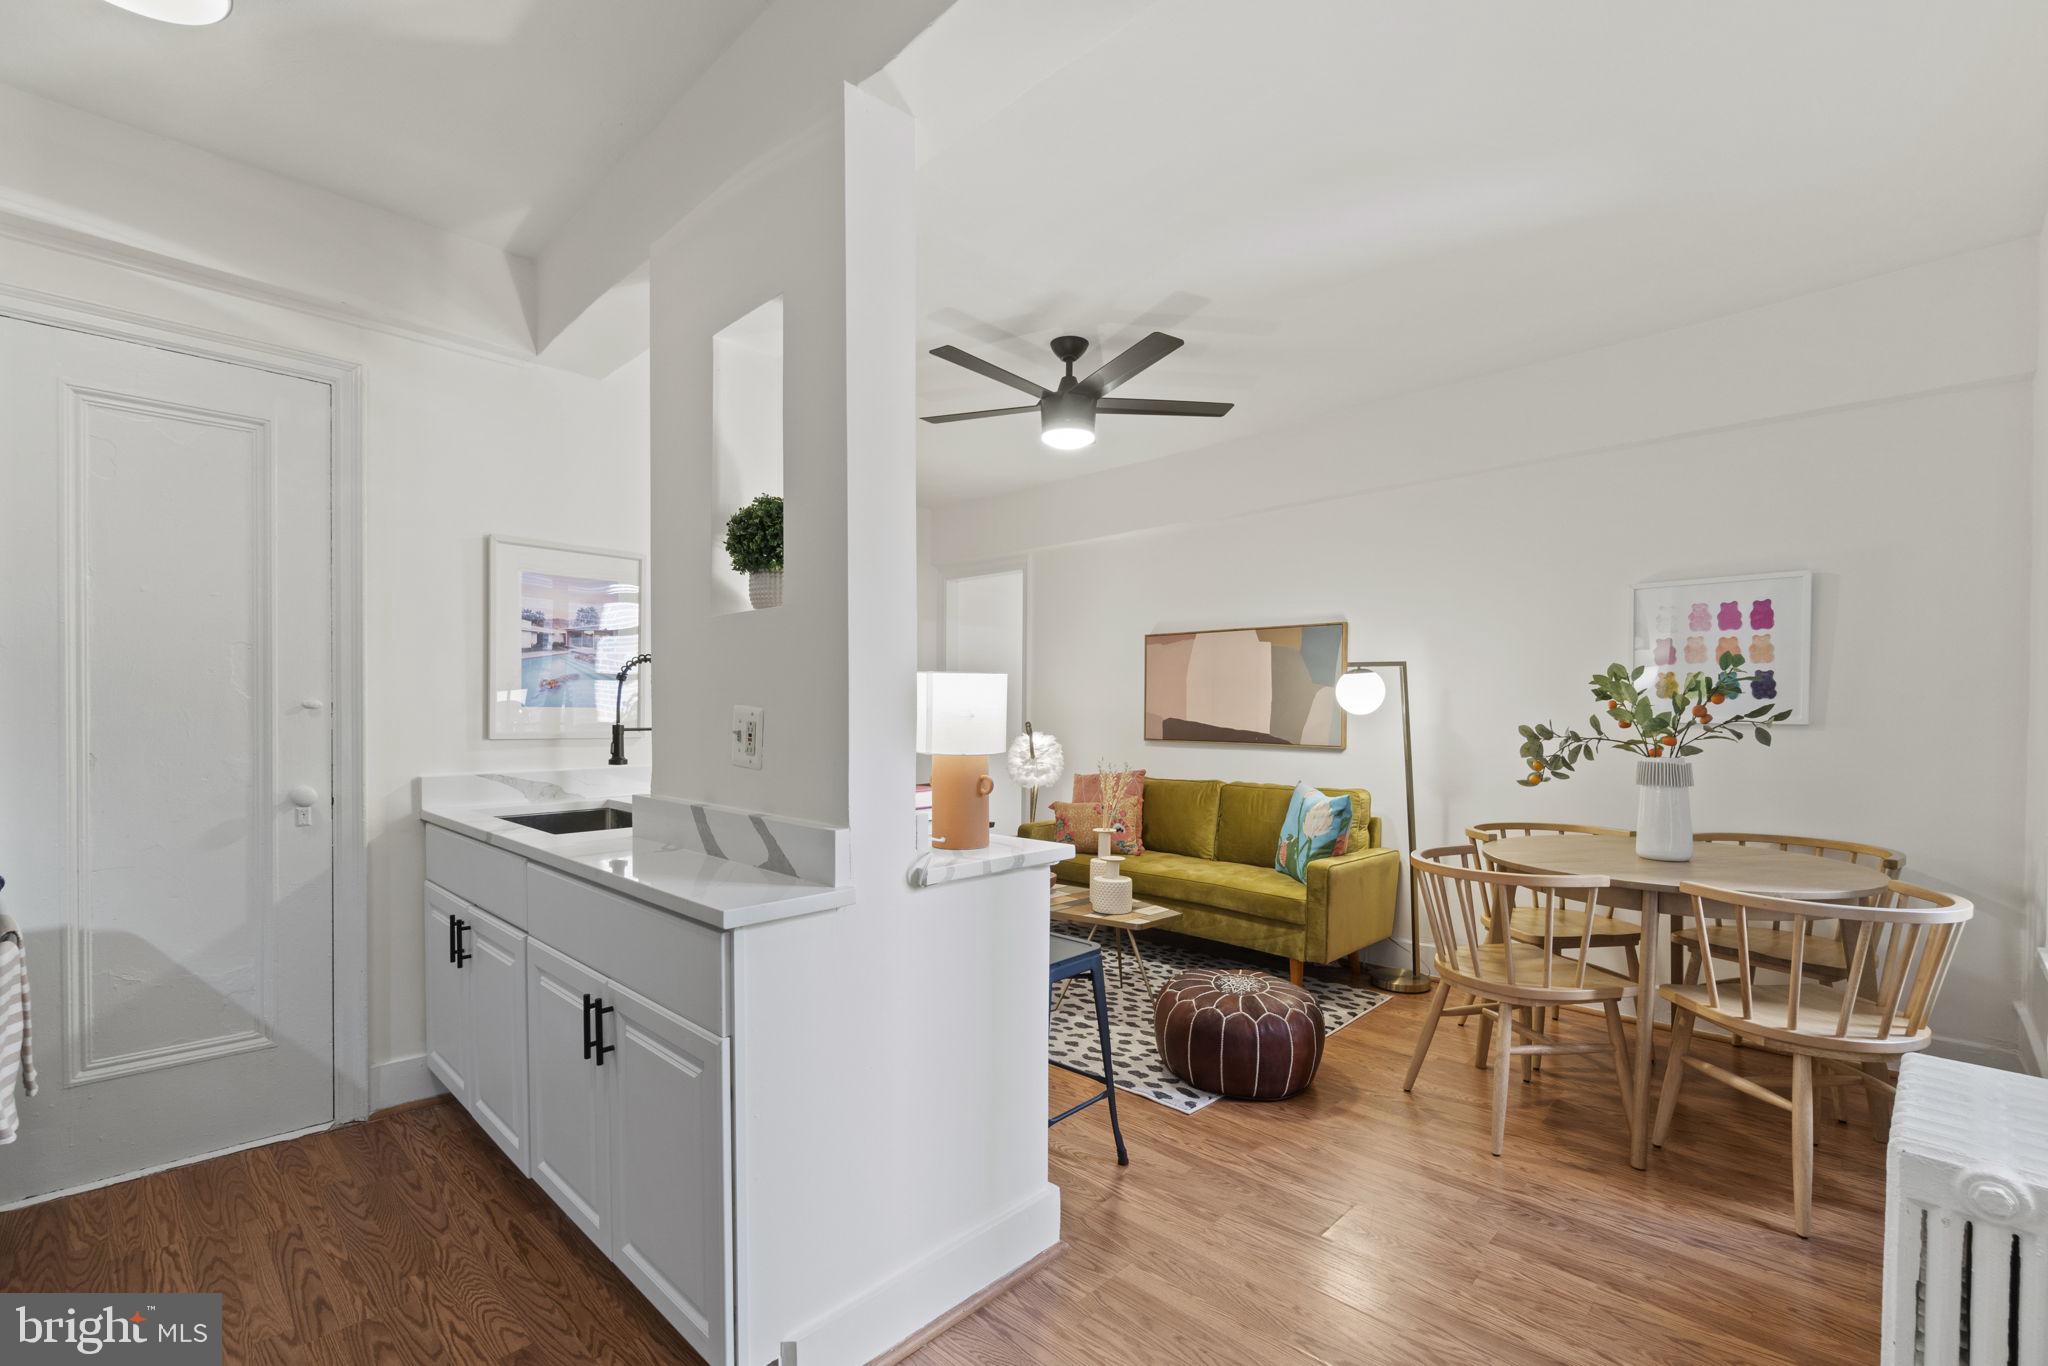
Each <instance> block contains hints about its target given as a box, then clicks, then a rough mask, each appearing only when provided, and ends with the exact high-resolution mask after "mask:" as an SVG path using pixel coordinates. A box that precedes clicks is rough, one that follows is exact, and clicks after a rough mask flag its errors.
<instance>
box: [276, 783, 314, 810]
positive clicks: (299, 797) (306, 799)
mask: <svg viewBox="0 0 2048 1366" xmlns="http://www.w3.org/2000/svg"><path fill="white" fill-rule="evenodd" d="M284 795H285V796H286V797H288V798H289V799H290V800H291V804H292V805H293V806H311V805H312V804H313V803H314V802H317V801H319V800H320V794H319V793H318V792H315V791H314V790H313V789H312V788H310V787H307V786H306V785H305V784H304V783H300V784H299V785H298V786H297V787H295V788H293V789H292V790H291V791H289V792H287V793H285V794H284Z"/></svg>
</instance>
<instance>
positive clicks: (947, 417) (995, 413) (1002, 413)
mask: <svg viewBox="0 0 2048 1366" xmlns="http://www.w3.org/2000/svg"><path fill="white" fill-rule="evenodd" d="M1037 411H1038V405H1037V404H1036V403H1027V404H1025V405H1024V406H1023V407H1021V408H983V409H982V410H981V411H980V412H978V413H940V414H939V415H938V416H936V417H928V418H926V419H925V421H927V422H965V421H967V420H968V419H969V418H974V417H1008V416H1009V415H1010V414H1011V413H1035V412H1037Z"/></svg>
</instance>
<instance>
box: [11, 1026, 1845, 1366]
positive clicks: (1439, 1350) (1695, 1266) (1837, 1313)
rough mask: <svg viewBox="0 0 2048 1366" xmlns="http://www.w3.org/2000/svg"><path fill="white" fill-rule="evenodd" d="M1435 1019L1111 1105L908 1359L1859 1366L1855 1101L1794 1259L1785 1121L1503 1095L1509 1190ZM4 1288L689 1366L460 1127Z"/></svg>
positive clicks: (264, 1321) (348, 1157)
mask: <svg viewBox="0 0 2048 1366" xmlns="http://www.w3.org/2000/svg"><path fill="white" fill-rule="evenodd" d="M1423 1004H1424V1000H1423V998H1405V999H1397V1000H1395V1001H1393V1002H1391V1003H1389V1004H1388V1005H1386V1006H1384V1007H1382V1008H1381V1009H1380V1010H1378V1011H1376V1012H1374V1013H1373V1014H1372V1015H1370V1016H1368V1017H1367V1018H1366V1019H1365V1020H1362V1021H1360V1022H1359V1023H1358V1024H1356V1025H1353V1026H1352V1027H1351V1028H1349V1029H1347V1030H1344V1031H1343V1032H1341V1033H1339V1034H1337V1035H1336V1036H1334V1037H1333V1038H1332V1039H1331V1040H1330V1044H1329V1048H1328V1051H1327V1054H1326V1057H1325V1061H1324V1064H1323V1070H1322V1072H1321V1074H1320V1075H1319V1076H1318V1078H1317V1080H1316V1083H1315V1085H1314V1086H1313V1087H1312V1088H1311V1089H1310V1090H1309V1091H1308V1092H1307V1093H1305V1094H1304V1095H1302V1096H1299V1097H1297V1098H1295V1099H1294V1100H1292V1101H1288V1102H1285V1103H1283V1104H1279V1105H1237V1104H1230V1103H1224V1104H1218V1105H1213V1106H1211V1107H1209V1108H1208V1109H1206V1110H1204V1111H1202V1112H1201V1113H1199V1114H1197V1115H1193V1116H1183V1115H1180V1114H1176V1113H1174V1112H1171V1111H1168V1110H1166V1109H1163V1108H1161V1107H1159V1106H1156V1105H1151V1104H1148V1103H1146V1102H1144V1101H1140V1100H1137V1099H1135V1098H1127V1103H1125V1104H1123V1106H1122V1112H1123V1118H1124V1133H1125V1136H1126V1138H1127V1140H1128V1141H1129V1143H1130V1146H1131V1165H1130V1166H1129V1167H1128V1168H1121V1169H1120V1168H1118V1167H1117V1166H1116V1164H1115V1158H1114V1155H1113V1153H1112V1151H1111V1149H1110V1145H1109V1127H1108V1116H1107V1114H1106V1112H1105V1111H1104V1110H1103V1109H1102V1107H1100V1106H1097V1107H1094V1108H1092V1109H1090V1110H1088V1111H1086V1112H1084V1114H1082V1115H1081V1116H1078V1117H1076V1118H1075V1119H1072V1120H1069V1121H1068V1122H1067V1123H1065V1124H1062V1125H1060V1126H1059V1127H1058V1128H1056V1129H1054V1130H1053V1132H1052V1175H1053V1179H1054V1180H1055V1181H1057V1182H1058V1183H1059V1184H1060V1186H1061V1187H1062V1189H1063V1191H1064V1197H1065V1199H1064V1204H1065V1213H1064V1231H1065V1236H1066V1240H1067V1245H1066V1247H1065V1249H1064V1250H1063V1251H1062V1252H1061V1253H1060V1254H1059V1255H1058V1256H1056V1257H1054V1258H1053V1259H1052V1260H1051V1261H1050V1262H1048V1263H1047V1264H1046V1265H1045V1266H1044V1267H1043V1268H1042V1269H1040V1270H1039V1271H1037V1272H1036V1273H1034V1274H1033V1275H1031V1276H1029V1277H1027V1278H1025V1279H1023V1280H1022V1281H1020V1283H1018V1284H1017V1285H1016V1286H1015V1287H1014V1288H1012V1289H1011V1290H1010V1291H1008V1292H1007V1293H1005V1294H1002V1295H999V1296H996V1297H995V1298H993V1299H991V1300H990V1301H989V1302H988V1303H987V1304H985V1305H983V1306H982V1307H981V1308H979V1309H978V1310H976V1311H975V1312H974V1313H972V1314H971V1315H968V1316H967V1317H965V1318H964V1319H963V1320H962V1321H960V1322H959V1323H957V1324H955V1325H954V1326H952V1327H951V1328H950V1329H948V1330H947V1331H946V1332H944V1333H943V1334H941V1335H940V1336H938V1337H937V1338H935V1339H934V1340H932V1341H931V1342H929V1343H926V1344H925V1345H923V1346H922V1347H920V1348H919V1349H918V1350H917V1351H916V1352H914V1353H913V1354H912V1355H911V1356H910V1357H909V1358H908V1360H910V1361H912V1362H916V1363H919V1366H969V1364H970V1363H971V1366H992V1364H995V1363H1009V1362H1061V1363H1067V1362H1074V1363H1095V1362H1109V1361H1114V1362H1119V1363H1149V1362H1160V1363H1173V1364H1174V1366H1199V1364H1201V1363H1211V1362H1214V1363H1219V1364H1221V1363H1228V1364H1229V1366H1242V1363H1249V1362H1256V1363H1314V1362H1325V1363H1331V1364H1332V1366H1338V1364H1339V1363H1342V1364H1343V1366H1349V1364H1350V1363H1376V1362H1383V1361H1385V1362H1393V1361H1400V1362H1415V1361H1429V1362H1472V1363H1522V1362H1572V1363H1594V1362H1610V1363H1627V1366H1638V1364H1639V1363H1646V1362H1704V1361H1713V1362H1730V1363H1734V1362H1798V1363H1802V1364H1804V1363H1831V1362H1859V1363H1860V1362H1869V1361H1874V1360H1875V1359H1876V1356H1877V1304H1878V1295H1879V1273H1880V1263H1881V1258H1882V1252H1881V1236H1882V1228H1881V1219H1882V1208H1883V1167H1884V1149H1883V1147H1882V1146H1881V1145H1880V1144H1878V1143H1876V1142H1873V1141H1872V1140H1871V1137H1870V1131H1869V1129H1868V1127H1867V1120H1866V1117H1865V1114H1864V1112H1863V1106H1862V1100H1861V1097H1860V1095H1855V1096H1851V1097H1850V1098H1849V1099H1848V1102H1847V1103H1848V1106H1849V1113H1850V1116H1851V1121H1852V1122H1851V1123H1850V1124H1848V1125H1839V1124H1830V1123H1822V1124H1821V1125H1819V1126H1818V1129H1819V1134H1818V1136H1819V1145H1818V1146H1819V1151H1818V1154H1817V1158H1816V1183H1817V1184H1816V1187H1815V1201H1814V1233H1813V1237H1812V1239H1811V1240H1809V1241H1805V1242H1802V1241H1801V1240H1800V1239H1798V1238H1796V1237H1794V1236H1793V1235H1792V1233H1791V1232H1790V1226H1791V1157H1790V1151H1789V1147H1788V1144H1789V1130H1788V1127H1787V1124H1786V1121H1785V1119H1784V1118H1783V1116H1782V1115H1781V1114H1780V1113H1779V1112H1778V1111H1776V1110H1772V1109H1770V1108H1769V1107H1766V1106H1764V1105H1761V1104H1757V1103H1755V1102H1751V1101H1746V1100H1744V1099H1743V1098H1742V1097H1740V1096H1738V1095H1736V1094H1735V1093H1734V1092H1732V1091H1730V1090H1729V1089H1728V1088H1726V1087H1721V1086H1708V1085H1689V1086H1688V1088H1687V1090H1686V1092H1685V1096H1684V1099H1683V1100H1682V1101H1681V1103H1680V1107H1679V1113H1678V1117H1677V1122H1676V1124H1675V1125H1674V1126H1673V1131H1672V1136H1671V1140H1670V1143H1669V1145H1668V1146H1667V1147H1666V1148H1664V1149H1662V1150H1660V1151H1659V1152H1658V1153H1657V1154H1656V1156H1655V1157H1654V1158H1653V1160H1652V1164H1651V1170H1650V1171H1648V1172H1646V1173H1644V1172H1635V1171H1632V1170H1631V1169H1630V1168H1629V1166H1628V1154H1627V1145H1626V1140H1625V1138H1624V1136H1623V1133H1622V1129H1621V1119H1620V1116H1621V1108H1620V1099H1619V1097H1618V1095H1617V1094H1616V1091H1615V1085H1614V1080H1613V1077H1612V1075H1611V1074H1609V1073H1607V1072H1605V1071H1604V1070H1602V1067H1601V1065H1600V1064H1599V1060H1598V1059H1597V1058H1596V1059H1593V1060H1592V1061H1590V1062H1587V1061H1576V1062H1574V1061H1570V1060H1566V1061H1562V1062H1560V1061H1558V1060H1552V1061H1550V1062H1548V1063H1546V1064H1545V1069H1544V1071H1543V1072H1542V1073H1541V1074H1539V1076H1538V1077H1537V1079H1536V1080H1535V1081H1534V1082H1533V1083H1532V1084H1529V1085H1523V1084H1522V1083H1521V1082H1519V1081H1517V1082H1516V1083H1515V1084H1514V1086H1513V1087H1512V1091H1511V1103H1512V1106H1513V1108H1512V1111H1511V1113H1510V1115H1509V1117H1508V1137H1507V1152H1506V1155H1505V1156H1504V1157H1500V1158H1495V1157H1493V1156H1492V1155H1491V1154H1490V1153H1489V1152H1488V1150H1487V1149H1488V1119H1487V1092H1486V1079H1487V1074H1486V1073H1484V1072H1481V1071H1478V1070H1477V1069H1475V1068H1473V1067H1472V1066H1471V1062H1470V1046H1471V1038H1470V1036H1471V1034H1472V1032H1473V1031H1472V1030H1470V1029H1465V1030H1459V1029H1457V1028H1454V1027H1451V1026H1448V1025H1447V1026H1446V1027H1445V1028H1444V1029H1443V1030H1441V1031H1440V1032H1439V1034H1438V1038H1437V1045H1436V1048H1435V1049H1434V1051H1433V1052H1432V1054H1431V1057H1430V1061H1429V1063H1428V1064H1427V1065H1426V1066H1425V1067H1424V1069H1423V1072H1422V1076H1421V1079H1420V1081H1419V1082H1418V1083H1417V1087H1416V1091H1415V1094H1414V1096H1413V1097H1405V1096H1403V1095H1402V1094H1401V1089H1400V1085H1401V1075H1402V1071H1403V1069H1404V1068H1405V1066H1406V1063H1407V1057H1408V1050H1409V1048H1410V1046H1411V1044H1412V1042H1413V1039H1414V1036H1415V1030H1416V1029H1417V1027H1418V1026H1419V1024H1420V1022H1421V1017H1422V1009H1423ZM1569 1028H1571V1029H1572V1030H1574V1031H1578V1032H1581V1033H1583V1034H1585V1036H1586V1037H1587V1038H1588V1039H1591V1038H1593V1037H1595V1034H1596V1032H1597V1031H1598V1029H1599V1024H1598V1021H1597V1017H1596V1018H1595V1019H1594V1020H1592V1021H1590V1022H1579V1021H1573V1022H1572V1023H1571V1025H1570V1026H1569ZM1707 1046H1708V1047H1709V1048H1710V1049H1717V1050H1718V1052H1719V1053H1720V1054H1721V1055H1722V1056H1725V1055H1726V1054H1727V1052H1728V1050H1727V1047H1726V1045H1724V1044H1723V1045H1714V1044H1710V1045H1707ZM1739 1056H1740V1061H1739V1062H1738V1063H1737V1064H1736V1065H1737V1066H1738V1067H1739V1068H1740V1069H1741V1070H1742V1071H1743V1072H1744V1073H1745V1074H1747V1075H1754V1076H1757V1077H1759V1078H1760V1079H1768V1080H1770V1081H1771V1082H1773V1083H1774V1084H1776V1083H1777V1082H1779V1081H1780V1080H1781V1079H1782V1076H1783V1075H1784V1073H1785V1071H1786V1069H1785V1067H1784V1064H1783V1063H1782V1062H1780V1061H1778V1060H1775V1059H1771V1058H1768V1057H1765V1056H1763V1055H1761V1054H1758V1053H1756V1052H1755V1051H1754V1050H1744V1051H1743V1053H1742V1054H1740V1055H1739ZM1694 1081H1695V1082H1697V1081H1698V1079H1697V1078H1695V1079H1694ZM1052 1088H1053V1095H1054V1103H1055V1104H1056V1105H1057V1104H1059V1103H1061V1101H1060V1098H1061V1097H1075V1098H1077V1097H1078V1096H1079V1095H1080V1094H1081V1093H1082V1092H1083V1091H1084V1090H1085V1083H1082V1082H1080V1081H1078V1080H1077V1079H1074V1078H1070V1077H1068V1076H1067V1075H1066V1074H1065V1073H1060V1072H1055V1073H1054V1074H1053V1081H1052ZM1823 1113H1825V1111H1823ZM0 1160H4V1157H0ZM0 1286H4V1287H6V1288H7V1289H10V1290H44V1289H47V1290H69V1289H79V1288H86V1287H90V1288H94V1289H117V1288H118V1289H161V1290H185V1289H190V1290H200V1289H204V1290H219V1291H222V1292H223V1293H224V1294H225V1297H226V1298H225V1304H224V1313H225V1318H226V1324H225V1329H226V1337H227V1342H228V1347H229V1353H228V1358H229V1360H231V1361H250V1362H294V1363H297V1362H313V1363H329V1362H394V1363H397V1362H406V1363H410V1362H427V1361H449V1362H485V1361H490V1362H509V1363H517V1364H518V1366H526V1364H527V1363H542V1362H571V1361H600V1362H622V1363H636V1362H676V1361H684V1362H691V1361H695V1360H696V1358H695V1357H694V1356H693V1355H692V1354H691V1352H690V1350H689V1348H688V1347H687V1345H686V1344H684V1342H683V1341H682V1339H681V1338H680V1337H678V1336H677V1335H676V1334H675V1332H674V1331H673V1330H671V1329H670V1328H669V1327H668V1325H667V1324H666V1323H664V1322H663V1321H662V1320H661V1319H660V1317H659V1316H658V1315H657V1314H656V1313H655V1312H654V1310H653V1309H652V1308H650V1307H649V1306H648V1305H647V1304H646V1303H645V1302H644V1301H643V1300H641V1298H640V1297H639V1295H638V1294H637V1293H636V1292H635V1291H634V1290H633V1289H632V1288H631V1287H630V1286H629V1285H628V1284H627V1283H626V1282H625V1281H624V1279H623V1278H622V1277H620V1276H619V1275H618V1273H617V1272H615V1271H614V1270H613V1269H612V1268H611V1266H610V1265H609V1263H607V1262H606V1261H605V1259H604V1258H603V1257H601V1256H600V1255H598V1254H597V1252H596V1251H595V1250H594V1249H593V1248H591V1247H590V1245H589V1244H588V1243H587V1242H586V1241H585V1240H584V1239H583V1237H582V1235H581V1234H580V1233H578V1232H577V1231H576V1230H575V1228H574V1227H573V1226H572V1225H570V1224H569V1222H568V1221H567V1220H566V1219H564V1218H563V1217H561V1216H560V1215H559V1214H557V1213H556V1212H555V1210H554V1208H553V1206H552V1205H550V1204H549V1203H548V1201H547V1200H546V1198H545V1197H544V1196H542V1195H541V1194H540V1192H539V1191H538V1189H537V1188H535V1187H534V1186H532V1185H531V1184H530V1183H528V1182H526V1181H524V1180H523V1179H522V1178H520V1177H519V1175H518V1173H517V1172H516V1171H514V1170H513V1169H512V1167H511V1166H510V1164H508V1163H506V1162H505V1161H504V1160H503V1158H502V1157H500V1156H499V1154H498V1153H497V1151H496V1149H495V1148H493V1147H492V1146H491V1144H490V1142H489V1141H488V1140H487V1139H485V1138H484V1137H483V1135H482V1134H481V1132H479V1131H478V1130H477V1129H476V1128H475V1126H474V1125H473V1124H471V1123H470V1121H469V1119H468V1118H467V1116H465V1115H464V1114H463V1113H462V1112H461V1111H460V1110H459V1109H457V1108H456V1107H454V1106H453V1105H452V1104H451V1103H446V1102H443V1103H439V1104H433V1105H427V1106H421V1107H417V1108H414V1109H410V1110H405V1111H400V1112H397V1113H395V1114H389V1115H385V1116H382V1117H380V1118H378V1119H376V1120H373V1121H371V1122H370V1123H368V1124H361V1125H355V1126H352V1127H350V1128H347V1129H341V1130H337V1131H335V1132H333V1133H328V1134H321V1135H317V1136H315V1137H312V1138H307V1139H300V1140H297V1141H295V1142H292V1143H286V1144H279V1145H276V1146H273V1147H269V1148H261V1149H256V1150H253V1151H251V1152H247V1153H240V1154H236V1155H234V1156H231V1157H225V1158H220V1159H217V1160H215V1161H212V1162H208V1163H204V1164H202V1165H199V1166H195V1167H187V1168H183V1169H181V1170H179V1171H175V1172H166V1173H162V1174H160V1175H157V1176H152V1177H145V1178H143V1179H142V1180H139V1181H135V1182H130V1183H128V1184H126V1185H122V1186H116V1187H110V1188H108V1189H105V1190H100V1191H94V1192H91V1193H89V1194H86V1195H81V1196H75V1197H72V1198H69V1199H66V1200H61V1201H55V1202H52V1203H50V1204H46V1205H41V1206H36V1207H34V1208H31V1209H27V1210H20V1211H16V1212H13V1213H9V1214H0Z"/></svg>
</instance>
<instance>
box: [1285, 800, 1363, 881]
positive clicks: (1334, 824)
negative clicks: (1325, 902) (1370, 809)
mask: <svg viewBox="0 0 2048 1366" xmlns="http://www.w3.org/2000/svg"><path fill="white" fill-rule="evenodd" d="M1350 839H1351V798H1349V797H1347V796H1344V795H1342V794H1338V795H1336V796H1331V795H1329V794H1327V793H1323V792H1318V791H1317V790H1316V789H1315V788H1312V787H1310V786H1309V785H1308V784H1307V783H1303V784H1301V785H1300V786H1299V787H1297V788H1295V789H1294V796H1293V797H1291V798H1290V799H1289V800H1288V802H1287V819H1286V820H1285V821H1283V822H1281V824H1280V847H1279V848H1278V849H1277V850H1275V851H1274V853H1273V866H1274V867H1275V868H1278V869H1279V870H1280V871H1281V872H1283V873H1285V874H1287V876H1289V877H1291V878H1293V879H1294V880H1295V881H1296V882H1299V883H1302V884H1303V885H1306V884H1307V882H1308V865H1309V862H1310V860H1312V859H1319V858H1335V857H1337V856H1338V855H1341V854H1342V853H1343V852H1344V849H1345V846H1346V845H1347V844H1348V843H1349V842H1350Z"/></svg>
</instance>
